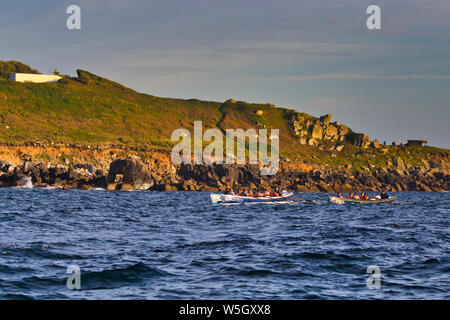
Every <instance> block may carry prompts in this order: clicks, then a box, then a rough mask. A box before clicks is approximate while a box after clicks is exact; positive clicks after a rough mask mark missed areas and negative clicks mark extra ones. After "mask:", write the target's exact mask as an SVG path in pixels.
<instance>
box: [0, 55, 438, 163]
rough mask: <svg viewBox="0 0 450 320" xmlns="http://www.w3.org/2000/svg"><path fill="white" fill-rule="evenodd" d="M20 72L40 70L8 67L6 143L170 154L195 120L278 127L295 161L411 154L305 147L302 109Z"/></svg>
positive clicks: (1, 102)
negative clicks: (298, 124)
mask: <svg viewBox="0 0 450 320" xmlns="http://www.w3.org/2000/svg"><path fill="white" fill-rule="evenodd" d="M16 71H20V72H37V70H35V69H32V68H30V67H28V66H26V65H23V64H21V63H18V62H8V63H3V62H0V143H11V144H22V143H24V142H41V143H49V144H50V143H52V142H53V143H61V142H62V143H76V144H84V145H123V146H128V147H136V148H158V149H165V150H170V148H171V147H172V146H173V143H172V142H171V141H170V137H171V134H172V131H173V130H175V129H177V128H187V129H190V130H191V129H192V128H193V122H194V120H203V126H204V128H205V129H206V128H209V127H215V128H220V129H222V130H224V129H226V128H243V129H247V128H277V129H279V130H280V149H281V152H282V155H284V156H286V157H289V158H291V159H294V158H296V159H300V160H306V161H313V162H319V163H320V162H322V163H330V164H336V165H342V164H348V163H353V164H355V163H356V164H357V165H358V166H361V167H363V166H367V165H368V163H369V162H370V163H374V162H377V161H378V162H379V165H381V164H387V163H388V162H389V161H391V160H392V156H393V155H396V153H398V152H400V153H401V154H402V155H404V153H402V151H398V150H391V151H392V152H389V154H388V155H386V151H385V150H384V151H381V150H372V149H369V150H365V151H361V149H360V148H357V147H353V146H351V145H350V143H344V144H346V148H345V149H344V150H343V151H341V152H339V153H338V154H339V156H336V154H335V153H336V152H335V151H332V148H333V146H334V144H333V143H328V142H326V141H324V142H323V143H321V147H320V148H317V147H311V146H305V145H300V143H299V141H298V137H297V136H296V135H295V132H294V129H293V127H292V124H291V120H290V119H291V118H292V115H293V114H295V113H296V112H295V111H293V110H289V109H284V108H275V107H274V106H272V105H269V104H250V103H245V102H239V101H232V100H229V101H227V102H225V103H220V102H209V101H200V100H196V99H192V100H182V99H171V98H160V97H155V96H151V95H147V94H141V93H137V92H136V91H134V90H132V89H129V88H126V87H124V86H123V85H121V84H119V83H117V82H113V81H110V80H107V79H105V78H102V77H99V76H96V75H93V74H91V73H89V72H86V71H81V70H78V71H77V72H78V77H76V78H69V77H65V78H64V79H62V80H61V81H60V82H59V83H50V84H32V83H16V82H12V81H9V80H6V79H5V77H3V76H1V75H2V74H4V73H8V72H16ZM258 111H259V112H258ZM261 111H262V112H261ZM261 113H262V114H261ZM305 116H307V117H310V118H311V119H315V118H314V117H311V116H309V115H305ZM389 149H392V148H391V147H389ZM330 150H331V151H330ZM414 150H415V149H410V151H408V152H409V153H410V155H411V158H412V159H415V160H414V161H420V158H421V157H422V154H424V153H426V154H433V153H438V152H442V150H440V149H436V148H424V149H420V150H419V149H417V150H416V151H414ZM333 154H334V155H333ZM358 154H360V155H359V156H358ZM405 157H406V154H405ZM377 164H378V163H377Z"/></svg>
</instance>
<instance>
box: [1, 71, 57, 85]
mask: <svg viewBox="0 0 450 320" xmlns="http://www.w3.org/2000/svg"><path fill="white" fill-rule="evenodd" d="M8 77H9V80H12V81H16V82H33V83H50V82H58V80H59V79H61V76H57V75H53V74H33V73H10V74H8Z"/></svg>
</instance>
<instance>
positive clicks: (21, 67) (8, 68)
mask: <svg viewBox="0 0 450 320" xmlns="http://www.w3.org/2000/svg"><path fill="white" fill-rule="evenodd" d="M9 73H39V71H37V70H36V69H32V68H31V67H30V66H27V65H26V64H23V63H22V62H19V61H14V60H12V61H1V60H0V78H4V79H8V74H9Z"/></svg>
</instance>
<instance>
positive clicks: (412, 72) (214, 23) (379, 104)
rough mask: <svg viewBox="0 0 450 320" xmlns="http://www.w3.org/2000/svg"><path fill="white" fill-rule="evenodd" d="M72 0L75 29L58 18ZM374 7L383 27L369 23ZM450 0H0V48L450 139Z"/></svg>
mask: <svg viewBox="0 0 450 320" xmlns="http://www.w3.org/2000/svg"><path fill="white" fill-rule="evenodd" d="M71 4H77V5H79V6H80V7H81V11H82V29H81V30H76V31H70V30H68V29H67V28H66V19H67V14H66V8H67V7H68V6H69V5H71ZM370 4H377V5H379V6H380V7H381V17H382V30H375V31H370V30H368V29H367V28H366V22H365V21H366V18H367V16H368V15H367V14H366V8H367V7H368V6H369V5H370ZM449 16H450V1H448V0H428V1H422V0H404V1H402V0H397V1H393V0H390V1H381V0H373V1H364V0H341V1H331V0H329V1H317V0H305V1H300V0H296V1H290V0H272V1H265V0H238V1H237V0H226V1H225V0H223V1H218V0H190V1H189V0H177V1H175V0H158V1H153V0H108V1H105V0H102V1H100V0H85V1H75V0H72V1H63V0H42V1H25V0H11V1H8V0H0V43H1V47H0V49H1V50H0V59H1V60H10V59H14V60H20V61H23V62H25V63H27V64H30V65H32V66H33V67H36V68H38V69H39V70H40V71H41V72H43V73H49V72H51V71H52V70H53V69H54V68H57V69H58V70H60V71H61V72H62V73H65V74H70V75H75V70H76V69H77V68H81V69H85V70H89V71H91V72H93V73H96V74H99V75H103V76H105V77H107V78H110V79H112V80H115V81H118V82H121V83H123V84H125V85H127V86H129V87H131V88H133V89H135V90H137V91H140V92H145V93H150V94H153V95H157V96H166V97H180V98H199V99H206V100H214V101H225V100H227V99H229V98H234V99H238V100H244V101H249V102H270V103H274V104H276V105H277V106H284V107H288V108H292V109H296V110H299V111H303V112H307V113H310V114H312V115H315V116H320V115H323V114H326V113H331V114H332V115H333V119H334V120H337V121H339V122H341V123H344V124H346V125H348V126H350V127H351V128H353V129H354V130H356V131H360V132H364V133H367V134H368V135H369V136H370V137H371V138H372V139H378V140H379V141H381V142H383V141H385V140H386V141H387V142H388V143H390V142H391V141H393V140H396V141H399V142H401V141H406V139H419V138H424V139H428V140H429V141H430V144H431V145H435V146H440V147H445V148H450V139H449V137H450V129H449V125H448V123H449V119H450V117H449V116H450V19H449Z"/></svg>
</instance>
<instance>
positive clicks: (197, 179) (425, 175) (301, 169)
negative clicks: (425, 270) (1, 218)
mask: <svg viewBox="0 0 450 320" xmlns="http://www.w3.org/2000/svg"><path fill="white" fill-rule="evenodd" d="M118 156H120V155H116V154H115V155H114V156H113V158H115V157H118ZM122 156H123V155H122ZM446 161H448V158H447V159H445V161H444V160H443V161H441V162H432V163H428V162H427V161H425V160H424V161H423V162H422V163H421V164H420V165H417V166H410V165H405V164H404V163H402V162H401V161H400V160H399V162H400V163H397V168H396V169H391V168H372V170H367V172H359V171H356V172H354V171H351V170H350V169H349V168H333V167H316V166H314V165H309V166H308V165H305V164H298V163H292V162H289V161H282V162H281V166H280V170H279V171H278V173H277V174H276V175H274V176H265V177H264V176H260V174H259V172H260V168H259V166H258V165H195V166H194V165H180V166H174V165H172V164H171V163H170V158H168V155H165V156H164V157H161V156H159V157H156V158H148V159H146V161H143V160H142V159H141V157H139V156H137V155H131V156H126V157H125V156H123V157H122V158H118V159H115V160H113V161H111V162H110V163H109V165H106V164H105V163H104V161H103V163H99V162H98V161H96V162H95V164H92V163H89V162H85V163H73V162H72V163H67V164H56V163H52V162H45V161H38V160H36V159H33V160H29V161H27V160H25V161H24V162H23V163H22V164H13V163H10V162H8V161H4V160H0V187H17V186H21V185H23V184H24V182H25V181H31V182H32V184H33V186H38V187H56V188H60V189H72V188H77V189H81V190H91V189H93V188H104V189H107V190H122V191H133V190H158V191H177V190H186V191H224V190H226V189H228V188H233V189H239V188H250V189H254V188H265V187H271V188H275V187H280V188H283V189H289V190H294V191H296V192H358V191H361V190H373V191H377V190H386V191H449V190H450V172H449V167H448V165H447V163H448V162H446ZM16 162H17V161H16ZM66 162H67V161H66ZM93 162H94V161H93ZM27 177H29V178H27ZM30 179H31V180H30Z"/></svg>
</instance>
